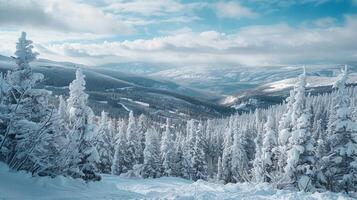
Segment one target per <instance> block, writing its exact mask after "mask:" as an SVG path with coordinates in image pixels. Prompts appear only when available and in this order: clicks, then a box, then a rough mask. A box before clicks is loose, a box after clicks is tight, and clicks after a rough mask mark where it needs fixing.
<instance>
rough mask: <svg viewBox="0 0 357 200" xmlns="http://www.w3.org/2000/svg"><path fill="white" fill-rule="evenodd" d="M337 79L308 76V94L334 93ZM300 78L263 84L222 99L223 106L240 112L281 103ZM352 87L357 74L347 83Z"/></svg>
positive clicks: (350, 75)
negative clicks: (333, 89)
mask: <svg viewBox="0 0 357 200" xmlns="http://www.w3.org/2000/svg"><path fill="white" fill-rule="evenodd" d="M336 78H337V77H326V76H313V75H311V76H307V93H308V94H309V95H317V94H320V93H326V92H331V91H332V85H333V83H334V82H335V81H336ZM297 81H298V78H288V79H283V80H280V81H274V82H270V83H267V84H262V85H260V86H258V87H256V88H253V89H249V90H246V91H244V92H242V93H239V94H237V95H232V96H229V97H226V98H224V99H222V101H221V104H222V105H225V106H230V107H234V108H236V109H237V110H240V111H248V110H251V109H255V108H257V107H259V108H267V107H269V106H271V105H274V104H278V103H281V102H282V101H283V100H284V99H286V97H287V96H288V95H289V91H290V90H291V89H293V87H294V85H295V83H296V82H297ZM347 82H348V83H349V84H350V85H357V73H356V72H354V73H350V74H349V78H348V81H347Z"/></svg>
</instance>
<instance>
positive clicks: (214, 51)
mask: <svg viewBox="0 0 357 200" xmlns="http://www.w3.org/2000/svg"><path fill="white" fill-rule="evenodd" d="M356 30H357V16H346V19H345V23H344V24H343V25H339V26H337V25H335V26H330V27H325V26H322V27H319V26H315V27H312V28H307V27H298V28H296V27H291V26H289V25H287V24H283V23H282V24H276V25H271V26H249V27H245V28H242V29H241V30H239V31H237V32H235V33H232V34H225V33H221V32H217V31H204V32H199V33H197V32H193V31H191V30H189V29H186V30H178V31H177V32H176V33H175V32H172V33H171V34H170V35H167V36H163V37H155V38H152V39H137V40H125V41H122V42H103V43H95V44H80V43H65V44H48V45H45V47H46V48H47V49H48V50H49V52H53V53H52V54H48V53H44V54H43V55H42V56H44V57H46V56H52V57H57V58H61V59H64V60H70V61H75V62H80V63H83V64H89V65H100V64H106V63H114V62H146V63H152V64H157V65H170V66H177V67H179V66H224V65H227V66H234V65H236V66H237V65H248V66H267V65H291V64H292V65H294V64H340V63H346V62H349V61H357V42H356V40H355V35H356Z"/></svg>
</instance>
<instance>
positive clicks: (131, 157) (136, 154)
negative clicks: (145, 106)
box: [126, 111, 141, 169]
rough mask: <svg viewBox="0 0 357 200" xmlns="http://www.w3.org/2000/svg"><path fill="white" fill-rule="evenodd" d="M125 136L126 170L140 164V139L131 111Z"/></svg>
mask: <svg viewBox="0 0 357 200" xmlns="http://www.w3.org/2000/svg"><path fill="white" fill-rule="evenodd" d="M126 136H127V154H128V156H127V161H126V162H127V164H128V168H129V169H132V168H133V166H134V165H136V164H139V162H140V150H141V149H140V138H138V130H137V126H136V119H135V117H134V113H133V111H130V113H129V120H128V127H127V131H126Z"/></svg>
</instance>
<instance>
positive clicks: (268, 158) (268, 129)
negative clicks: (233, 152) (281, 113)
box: [262, 116, 278, 182]
mask: <svg viewBox="0 0 357 200" xmlns="http://www.w3.org/2000/svg"><path fill="white" fill-rule="evenodd" d="M277 142H278V141H277V134H276V132H275V130H274V128H273V121H272V118H271V117H270V116H268V119H267V122H266V123H265V124H264V136H263V146H262V159H263V164H264V180H265V182H271V181H272V176H273V173H275V172H276V170H277V159H278V158H277V157H276V156H277V155H275V153H274V147H276V146H277Z"/></svg>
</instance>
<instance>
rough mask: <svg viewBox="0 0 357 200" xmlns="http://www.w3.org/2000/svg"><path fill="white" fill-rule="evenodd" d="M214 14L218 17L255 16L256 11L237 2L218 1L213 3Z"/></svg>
mask: <svg viewBox="0 0 357 200" xmlns="http://www.w3.org/2000/svg"><path fill="white" fill-rule="evenodd" d="M215 12H216V15H217V16H218V17H220V18H232V19H241V18H255V17H257V16H258V14H257V13H255V12H253V11H252V10H251V9H250V8H248V7H244V6H242V5H241V4H240V3H239V2H234V1H230V2H219V3H217V4H216V5H215Z"/></svg>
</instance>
